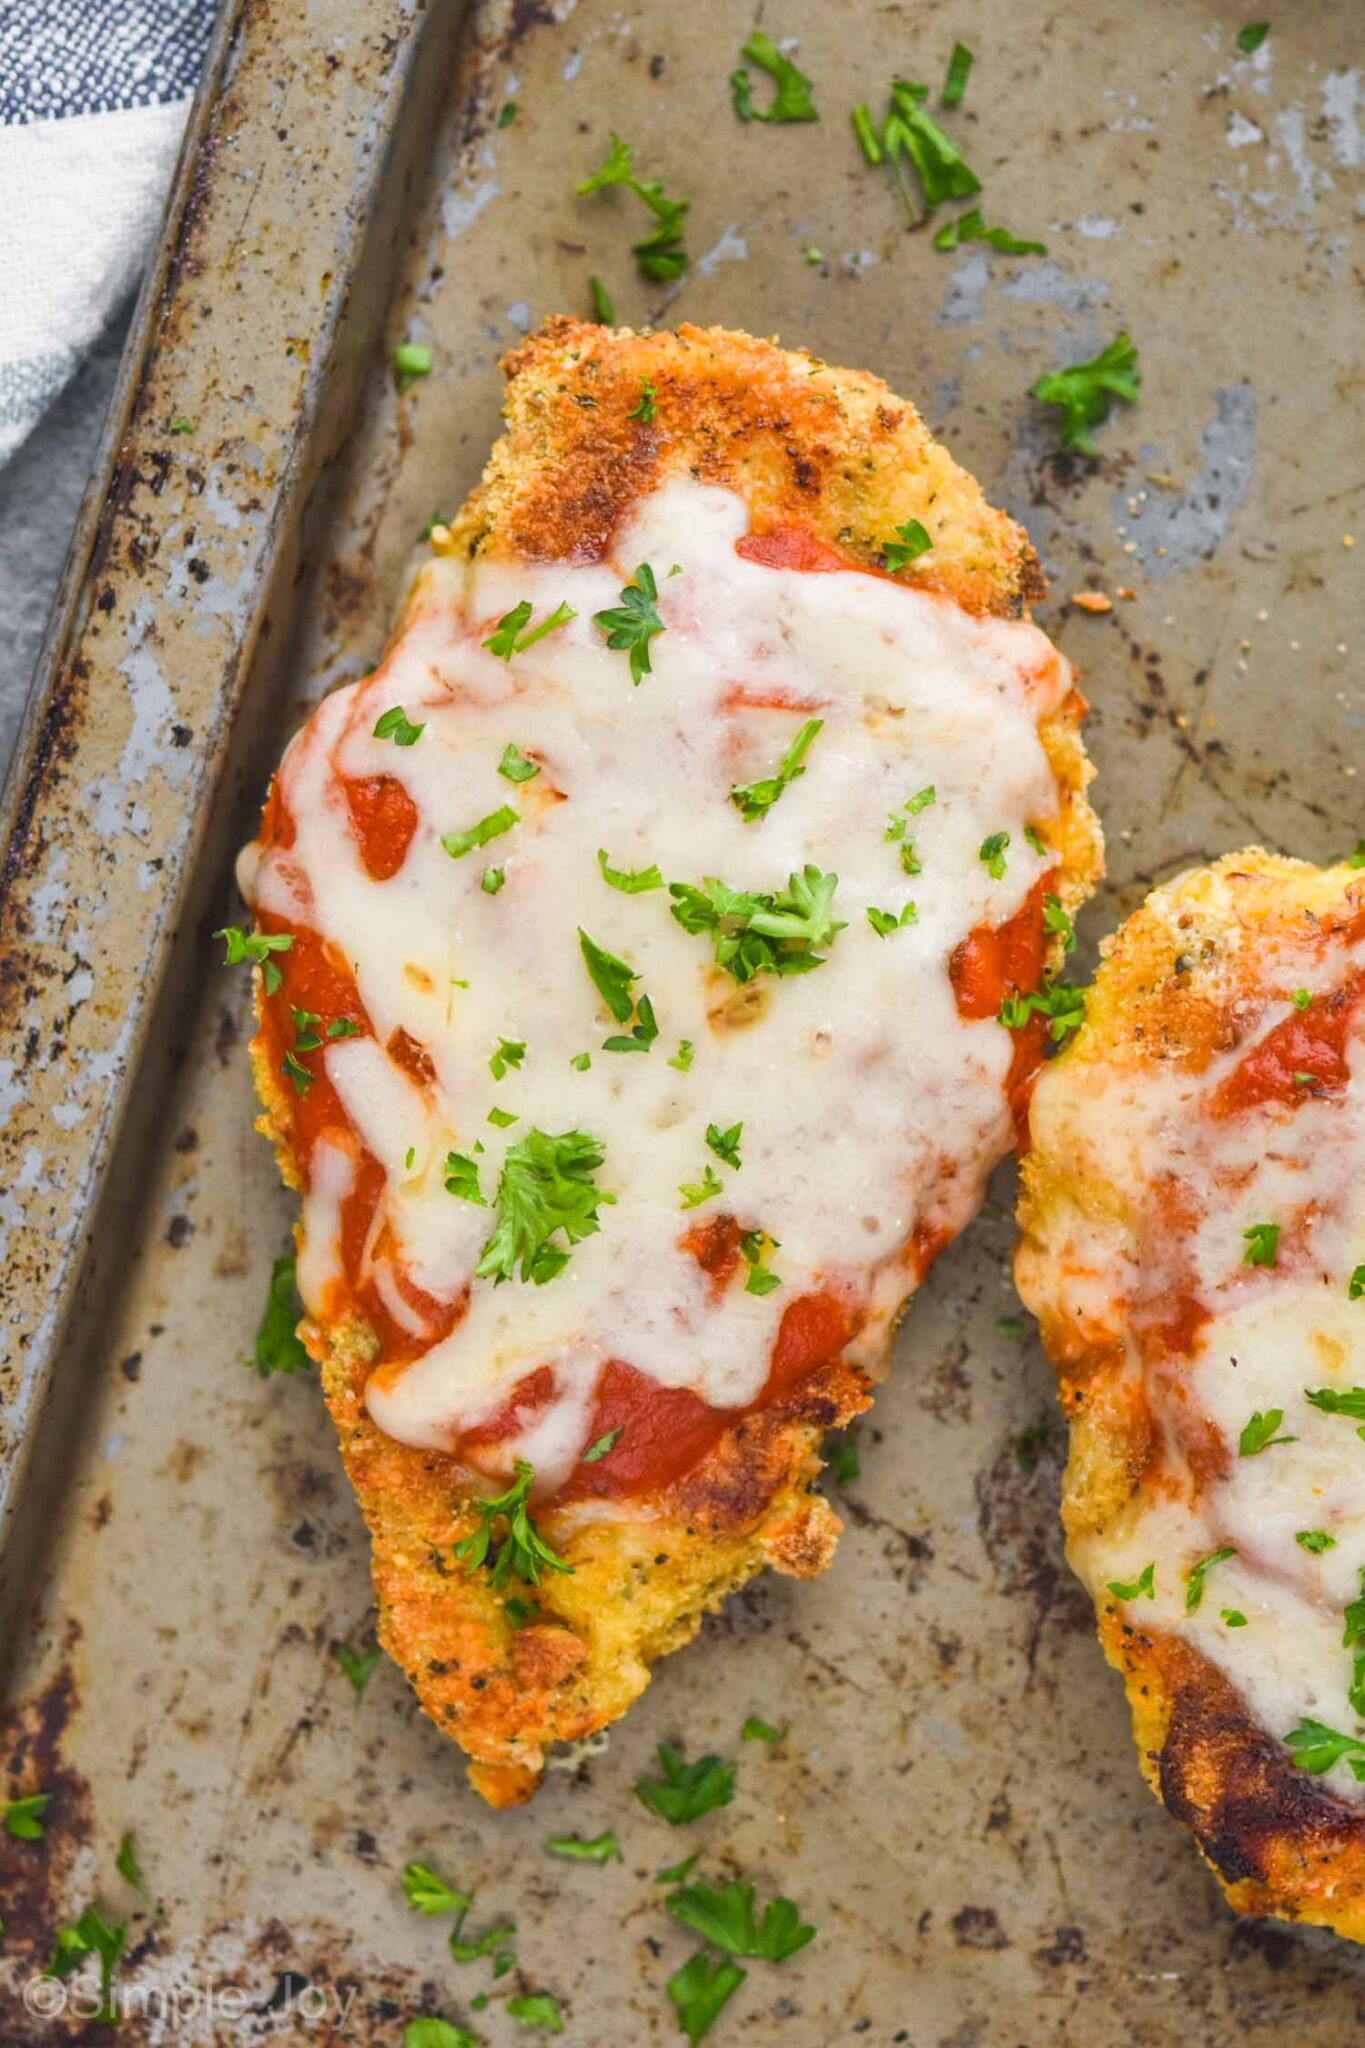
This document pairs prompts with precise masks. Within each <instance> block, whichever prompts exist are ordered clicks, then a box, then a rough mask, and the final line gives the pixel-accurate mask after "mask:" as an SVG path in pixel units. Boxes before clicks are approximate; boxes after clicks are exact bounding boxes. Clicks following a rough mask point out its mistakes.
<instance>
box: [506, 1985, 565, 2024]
mask: <svg viewBox="0 0 1365 2048" xmlns="http://www.w3.org/2000/svg"><path fill="white" fill-rule="evenodd" d="M506 2010H507V2012H508V2014H509V2016H510V2017H511V2018H512V2019H514V2020H515V2021H516V2022H517V2025H518V2026H521V2027H542V2028H543V2029H544V2030H545V2032H546V2033H547V2034H562V2033H563V2031H564V2015H563V2013H562V2012H561V2011H560V2010H559V2005H558V2002H557V2000H555V1999H553V1998H552V1997H551V1996H550V1994H549V1992H548V1991H536V1992H527V1993H525V1994H523V1995H522V1996H519V1997H517V1998H509V1999H508V2001H507V2007H506Z"/></svg>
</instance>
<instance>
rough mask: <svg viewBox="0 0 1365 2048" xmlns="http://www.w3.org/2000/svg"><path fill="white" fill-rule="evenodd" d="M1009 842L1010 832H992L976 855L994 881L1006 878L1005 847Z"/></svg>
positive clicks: (983, 841)
mask: <svg viewBox="0 0 1365 2048" xmlns="http://www.w3.org/2000/svg"><path fill="white" fill-rule="evenodd" d="M1009 843H1010V835H1009V833H1008V832H992V833H991V834H990V836H989V838H986V839H983V840H982V842H981V844H980V846H979V847H978V849H977V856H976V857H977V859H978V860H979V861H980V862H981V865H982V867H983V868H985V870H986V873H987V874H988V875H989V876H990V878H991V880H992V881H993V882H1003V880H1004V879H1005V848H1006V847H1007V846H1008V845H1009Z"/></svg>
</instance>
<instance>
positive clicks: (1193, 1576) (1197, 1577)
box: [1185, 1544, 1237, 1614]
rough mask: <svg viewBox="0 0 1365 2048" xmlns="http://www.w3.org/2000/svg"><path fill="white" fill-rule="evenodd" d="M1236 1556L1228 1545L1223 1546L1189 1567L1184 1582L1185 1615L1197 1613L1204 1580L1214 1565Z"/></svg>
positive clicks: (1201, 1598)
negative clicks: (1187, 1575)
mask: <svg viewBox="0 0 1365 2048" xmlns="http://www.w3.org/2000/svg"><path fill="white" fill-rule="evenodd" d="M1236 1555H1237V1552H1236V1551H1235V1550H1234V1549H1233V1548H1232V1547H1231V1546H1230V1545H1228V1544H1225V1545H1224V1546H1223V1548H1222V1549H1221V1550H1211V1551H1210V1552H1209V1554H1208V1556H1207V1557H1201V1558H1200V1560H1199V1562H1198V1564H1194V1565H1191V1566H1190V1573H1189V1577H1188V1579H1187V1580H1186V1582H1185V1612H1186V1613H1187V1614H1194V1613H1196V1612H1197V1611H1198V1608H1199V1604H1200V1602H1201V1601H1202V1600H1203V1598H1204V1580H1205V1579H1206V1578H1207V1577H1208V1574H1209V1573H1210V1572H1211V1571H1212V1570H1213V1567H1214V1566H1215V1565H1216V1564H1223V1563H1225V1562H1226V1560H1227V1559H1228V1558H1230V1557H1236Z"/></svg>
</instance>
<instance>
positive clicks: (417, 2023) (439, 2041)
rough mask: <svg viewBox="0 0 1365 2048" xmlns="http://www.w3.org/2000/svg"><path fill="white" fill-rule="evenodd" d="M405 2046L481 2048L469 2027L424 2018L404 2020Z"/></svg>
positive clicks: (404, 2047)
mask: <svg viewBox="0 0 1365 2048" xmlns="http://www.w3.org/2000/svg"><path fill="white" fill-rule="evenodd" d="M403 2048H479V2044H478V2041H477V2040H476V2039H475V2037H474V2035H473V2034H471V2033H470V2031H469V2029H468V2027H457V2026H455V2025H454V2024H453V2023H452V2022H451V2021H450V2020H439V2019H427V2018H422V2019H415V2020H407V2021H405V2022H404V2026H403Z"/></svg>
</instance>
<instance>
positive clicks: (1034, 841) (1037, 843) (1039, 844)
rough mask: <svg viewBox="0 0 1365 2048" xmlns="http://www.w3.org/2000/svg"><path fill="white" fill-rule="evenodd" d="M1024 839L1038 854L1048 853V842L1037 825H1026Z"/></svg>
mask: <svg viewBox="0 0 1365 2048" xmlns="http://www.w3.org/2000/svg"><path fill="white" fill-rule="evenodd" d="M1024 837H1025V839H1027V841H1028V843H1029V845H1030V846H1031V847H1032V848H1033V851H1034V852H1035V853H1036V854H1045V853H1046V852H1047V850H1048V847H1047V841H1046V839H1044V837H1043V835H1042V833H1041V832H1040V831H1039V830H1038V827H1037V826H1036V825H1025V827H1024Z"/></svg>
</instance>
